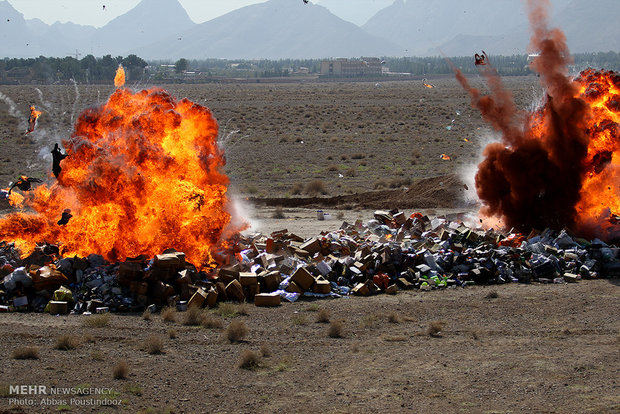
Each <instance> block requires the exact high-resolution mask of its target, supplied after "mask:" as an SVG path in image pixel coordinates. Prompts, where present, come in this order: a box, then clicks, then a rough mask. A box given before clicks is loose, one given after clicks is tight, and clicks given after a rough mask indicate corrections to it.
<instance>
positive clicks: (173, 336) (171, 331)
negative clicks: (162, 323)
mask: <svg viewBox="0 0 620 414" xmlns="http://www.w3.org/2000/svg"><path fill="white" fill-rule="evenodd" d="M177 336H178V334H177V330H176V329H174V328H170V329H168V338H170V339H177Z"/></svg>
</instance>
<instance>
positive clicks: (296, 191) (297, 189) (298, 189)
mask: <svg viewBox="0 0 620 414" xmlns="http://www.w3.org/2000/svg"><path fill="white" fill-rule="evenodd" d="M303 191H304V185H303V184H302V183H296V184H295V185H294V186H293V187H292V188H291V194H293V195H300V194H301V193H302V192H303Z"/></svg>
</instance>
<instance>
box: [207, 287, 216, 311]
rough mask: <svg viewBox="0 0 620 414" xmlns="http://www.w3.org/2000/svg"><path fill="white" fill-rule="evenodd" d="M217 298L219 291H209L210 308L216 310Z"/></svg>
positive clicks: (208, 301)
mask: <svg viewBox="0 0 620 414" xmlns="http://www.w3.org/2000/svg"><path fill="white" fill-rule="evenodd" d="M217 297H218V294H217V290H216V289H215V288H214V287H212V288H211V289H209V292H207V306H208V307H210V308H214V307H215V305H216V304H217Z"/></svg>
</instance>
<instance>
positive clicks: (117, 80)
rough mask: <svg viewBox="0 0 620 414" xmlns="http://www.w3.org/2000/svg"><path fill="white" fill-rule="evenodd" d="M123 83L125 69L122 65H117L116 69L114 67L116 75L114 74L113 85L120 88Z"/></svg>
mask: <svg viewBox="0 0 620 414" xmlns="http://www.w3.org/2000/svg"><path fill="white" fill-rule="evenodd" d="M124 85H125V69H123V65H118V69H116V75H115V76H114V86H116V87H117V88H120V87H122V86H124Z"/></svg>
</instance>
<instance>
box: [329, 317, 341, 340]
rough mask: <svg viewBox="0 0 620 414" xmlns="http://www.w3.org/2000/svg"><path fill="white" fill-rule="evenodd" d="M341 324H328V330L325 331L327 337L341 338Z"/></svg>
mask: <svg viewBox="0 0 620 414" xmlns="http://www.w3.org/2000/svg"><path fill="white" fill-rule="evenodd" d="M342 330H343V329H342V322H340V321H333V322H332V323H330V324H329V329H328V330H327V335H328V336H329V337H330V338H342Z"/></svg>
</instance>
